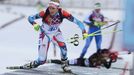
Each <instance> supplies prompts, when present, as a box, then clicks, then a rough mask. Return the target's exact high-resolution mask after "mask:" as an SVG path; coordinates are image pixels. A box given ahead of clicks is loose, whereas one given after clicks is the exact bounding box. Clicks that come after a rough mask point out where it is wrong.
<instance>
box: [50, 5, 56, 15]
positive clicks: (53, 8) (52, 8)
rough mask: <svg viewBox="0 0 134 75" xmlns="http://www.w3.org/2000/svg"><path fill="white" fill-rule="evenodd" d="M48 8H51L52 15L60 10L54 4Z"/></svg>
mask: <svg viewBox="0 0 134 75" xmlns="http://www.w3.org/2000/svg"><path fill="white" fill-rule="evenodd" d="M48 9H49V12H50V15H55V14H56V13H57V12H58V8H55V7H52V6H49V7H48Z"/></svg>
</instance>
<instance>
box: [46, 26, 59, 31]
mask: <svg viewBox="0 0 134 75" xmlns="http://www.w3.org/2000/svg"><path fill="white" fill-rule="evenodd" d="M57 28H58V27H57V26H50V28H49V30H48V31H54V30H56V29H57Z"/></svg>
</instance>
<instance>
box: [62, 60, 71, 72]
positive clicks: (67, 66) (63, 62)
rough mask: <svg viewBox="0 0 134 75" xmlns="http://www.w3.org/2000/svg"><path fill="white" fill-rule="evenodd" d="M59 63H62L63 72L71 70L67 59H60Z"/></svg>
mask: <svg viewBox="0 0 134 75" xmlns="http://www.w3.org/2000/svg"><path fill="white" fill-rule="evenodd" d="M61 63H62V65H61V68H62V69H63V71H64V72H72V71H71V68H70V67H69V65H68V61H67V60H65V61H61Z"/></svg>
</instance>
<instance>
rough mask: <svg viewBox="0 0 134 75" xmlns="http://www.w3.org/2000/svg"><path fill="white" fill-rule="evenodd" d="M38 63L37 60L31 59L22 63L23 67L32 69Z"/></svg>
mask: <svg viewBox="0 0 134 75" xmlns="http://www.w3.org/2000/svg"><path fill="white" fill-rule="evenodd" d="M39 65H40V64H39V63H38V62H37V61H32V62H30V63H27V64H24V65H23V68H24V69H32V68H37V67H38V66H39Z"/></svg>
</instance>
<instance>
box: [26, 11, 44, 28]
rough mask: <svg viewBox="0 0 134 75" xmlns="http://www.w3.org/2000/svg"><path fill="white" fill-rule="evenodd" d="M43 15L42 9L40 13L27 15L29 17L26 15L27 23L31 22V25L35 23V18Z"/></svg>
mask: <svg viewBox="0 0 134 75" xmlns="http://www.w3.org/2000/svg"><path fill="white" fill-rule="evenodd" d="M44 15H45V13H44V11H41V12H40V13H37V14H35V15H32V16H29V17H28V21H29V23H31V24H32V25H34V24H37V23H36V22H35V20H36V19H40V18H43V16H44Z"/></svg>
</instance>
